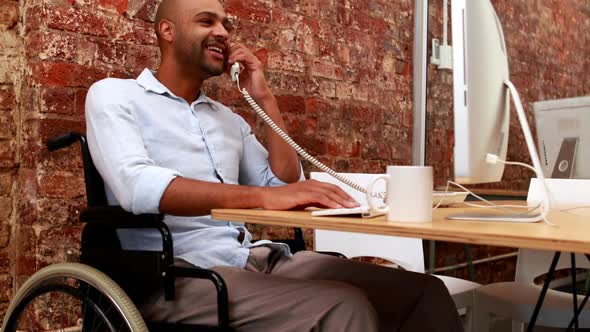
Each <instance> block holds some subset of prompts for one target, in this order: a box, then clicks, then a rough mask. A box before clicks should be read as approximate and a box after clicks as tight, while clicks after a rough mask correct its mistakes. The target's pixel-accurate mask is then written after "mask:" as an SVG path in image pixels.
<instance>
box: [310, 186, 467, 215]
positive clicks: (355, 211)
mask: <svg viewBox="0 0 590 332" xmlns="http://www.w3.org/2000/svg"><path fill="white" fill-rule="evenodd" d="M467 195H468V193H466V192H445V191H434V192H432V206H433V207H434V206H436V205H437V204H438V203H439V202H440V201H441V200H442V202H441V205H440V206H448V205H451V204H457V203H462V202H463V201H464V200H465V198H466V197H467ZM383 214H384V213H375V212H372V211H371V209H370V208H369V207H368V206H367V205H361V206H359V207H355V208H341V209H322V210H315V211H312V212H311V215H312V216H314V217H326V216H345V215H360V216H363V217H365V218H372V217H377V216H380V215H383Z"/></svg>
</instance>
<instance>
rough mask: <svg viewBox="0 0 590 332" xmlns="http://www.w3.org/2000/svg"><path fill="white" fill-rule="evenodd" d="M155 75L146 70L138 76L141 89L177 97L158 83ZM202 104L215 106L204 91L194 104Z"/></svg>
mask: <svg viewBox="0 0 590 332" xmlns="http://www.w3.org/2000/svg"><path fill="white" fill-rule="evenodd" d="M154 73H155V71H152V70H150V69H148V68H145V69H144V70H143V71H142V72H141V74H139V76H137V79H136V81H137V84H139V85H140V86H141V87H143V88H144V89H146V90H147V91H152V92H154V93H157V94H164V93H167V94H168V95H170V96H173V97H176V95H175V94H174V93H172V91H170V90H169V89H168V88H167V87H166V86H165V85H164V84H162V83H161V82H160V81H158V79H157V78H156V76H154ZM200 103H207V104H209V105H213V102H212V100H211V99H210V98H209V97H207V96H206V95H205V93H204V92H203V90H202V89H201V91H199V97H198V98H197V100H195V101H194V102H193V104H194V105H196V104H200Z"/></svg>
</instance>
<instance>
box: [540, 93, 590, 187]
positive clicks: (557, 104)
mask: <svg viewBox="0 0 590 332" xmlns="http://www.w3.org/2000/svg"><path fill="white" fill-rule="evenodd" d="M533 110H534V112H535V122H536V126H537V146H538V149H539V155H540V158H541V167H542V168H543V173H544V174H545V176H546V177H550V178H573V179H590V160H588V156H590V97H578V98H568V99H560V100H547V101H541V102H536V103H534V104H533ZM584 156H586V158H584Z"/></svg>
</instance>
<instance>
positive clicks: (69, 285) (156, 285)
mask: <svg viewBox="0 0 590 332" xmlns="http://www.w3.org/2000/svg"><path fill="white" fill-rule="evenodd" d="M75 142H80V147H81V153H82V162H83V167H84V179H85V185H86V199H87V208H86V209H85V210H84V211H82V213H81V214H80V221H81V222H83V223H85V225H84V229H83V231H82V239H81V249H80V263H60V264H53V265H50V266H48V267H46V268H43V269H41V270H39V271H38V272H36V273H35V274H33V275H32V276H31V277H30V278H29V279H28V280H27V281H26V282H25V283H24V284H23V285H22V286H21V287H20V289H19V290H18V292H17V293H16V295H15V297H14V299H13V301H12V302H11V303H10V305H9V307H8V310H7V313H6V316H5V319H4V322H3V325H2V330H1V331H4V332H13V331H71V332H73V331H84V332H86V331H111V332H115V331H132V332H144V331H148V330H149V331H164V332H166V331H175V332H182V331H232V329H231V328H230V326H229V308H228V293H227V287H226V285H225V282H224V281H223V279H222V277H221V276H220V275H219V274H217V273H216V272H214V271H211V270H207V269H202V268H198V267H197V268H186V267H179V266H175V265H174V264H173V263H174V261H173V260H174V257H173V246H172V236H171V234H170V231H169V229H168V227H167V225H166V224H165V223H164V222H163V216H162V215H156V214H142V215H134V214H132V213H129V212H127V211H125V210H123V209H122V208H121V207H118V206H109V205H108V203H107V198H106V194H105V190H104V183H103V180H102V178H101V176H100V174H99V173H98V171H97V170H96V168H95V167H94V164H93V162H92V158H91V156H90V152H89V149H88V144H87V141H86V137H85V135H84V134H80V133H75V132H70V133H67V134H64V135H61V136H59V137H55V138H53V139H50V140H48V142H47V148H48V149H49V150H50V151H55V150H58V149H61V148H65V147H68V146H70V145H72V144H74V143H75ZM140 228H141V229H147V228H151V229H156V230H157V231H158V232H159V233H160V234H161V239H162V250H161V251H138V250H125V249H123V248H122V247H121V243H120V241H119V238H118V236H117V230H120V229H140ZM294 235H295V236H294V239H289V240H277V241H280V242H283V243H287V244H288V245H289V247H290V248H291V251H292V252H297V251H300V250H305V242H304V239H303V232H302V231H301V229H299V228H296V229H295V234H294ZM326 254H333V255H336V256H341V255H339V254H337V253H326ZM341 257H342V256H341ZM178 277H189V278H200V279H206V280H209V281H211V283H212V287H214V288H215V290H216V292H217V315H218V316H217V325H216V326H205V325H187V324H181V323H175V322H145V321H144V320H143V318H142V317H141V315H140V313H139V310H138V309H137V307H136V305H135V304H140V303H142V302H143V301H145V300H146V299H147V297H148V296H150V295H151V294H153V293H154V292H156V291H160V290H162V289H163V291H164V296H165V299H166V300H173V299H174V298H175V295H176V294H175V284H174V280H175V278H178ZM134 303H135V304H134Z"/></svg>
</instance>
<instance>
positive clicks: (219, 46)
mask: <svg viewBox="0 0 590 332" xmlns="http://www.w3.org/2000/svg"><path fill="white" fill-rule="evenodd" d="M178 1H181V2H182V3H183V4H182V6H180V8H186V10H185V11H183V12H181V13H179V20H178V22H176V24H175V26H176V36H175V39H174V46H173V48H174V53H175V57H176V59H177V60H178V61H180V62H181V63H183V64H184V65H186V66H187V68H191V69H194V70H196V71H197V72H198V73H199V74H201V75H202V76H203V77H202V78H203V79H205V78H208V77H211V76H219V75H221V74H222V73H223V72H224V70H225V66H226V61H227V52H228V50H229V45H228V38H229V32H228V29H229V24H228V20H227V16H226V14H225V11H224V10H223V7H222V6H221V4H220V3H219V2H218V0H178Z"/></svg>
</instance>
